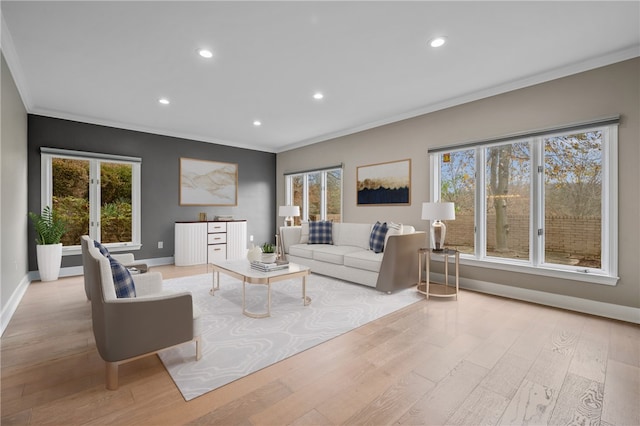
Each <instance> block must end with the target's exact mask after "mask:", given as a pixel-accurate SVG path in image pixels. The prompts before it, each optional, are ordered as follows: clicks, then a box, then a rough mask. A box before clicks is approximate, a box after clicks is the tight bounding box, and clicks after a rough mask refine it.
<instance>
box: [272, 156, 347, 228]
mask: <svg viewBox="0 0 640 426" xmlns="http://www.w3.org/2000/svg"><path fill="white" fill-rule="evenodd" d="M285 184H286V193H285V198H286V203H287V204H290V205H294V206H300V217H296V218H294V219H295V222H294V224H295V225H300V222H301V221H303V220H332V221H334V222H341V221H342V167H337V168H330V169H323V170H313V171H307V172H300V173H293V174H288V175H285Z"/></svg>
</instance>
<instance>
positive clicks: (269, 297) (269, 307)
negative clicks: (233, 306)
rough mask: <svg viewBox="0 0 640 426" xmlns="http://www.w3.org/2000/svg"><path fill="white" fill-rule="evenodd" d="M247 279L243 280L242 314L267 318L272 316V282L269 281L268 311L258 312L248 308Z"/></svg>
mask: <svg viewBox="0 0 640 426" xmlns="http://www.w3.org/2000/svg"><path fill="white" fill-rule="evenodd" d="M246 285H247V280H242V314H243V315H245V316H248V317H249V318H267V317H270V316H271V283H267V284H266V285H267V312H265V313H262V314H256V313H254V312H249V311H247V309H246V291H245V288H246Z"/></svg>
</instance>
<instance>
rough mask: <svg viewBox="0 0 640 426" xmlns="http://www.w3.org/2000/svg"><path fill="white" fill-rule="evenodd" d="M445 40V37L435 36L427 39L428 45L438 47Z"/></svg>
mask: <svg viewBox="0 0 640 426" xmlns="http://www.w3.org/2000/svg"><path fill="white" fill-rule="evenodd" d="M446 42H447V38H446V37H435V38H432V39H431V40H429V45H430V46H431V47H440V46H442V45H443V44H445V43H446Z"/></svg>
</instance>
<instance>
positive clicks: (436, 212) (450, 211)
mask: <svg viewBox="0 0 640 426" xmlns="http://www.w3.org/2000/svg"><path fill="white" fill-rule="evenodd" d="M455 218H456V211H455V208H454V206H453V203H422V219H423V220H453V219H455Z"/></svg>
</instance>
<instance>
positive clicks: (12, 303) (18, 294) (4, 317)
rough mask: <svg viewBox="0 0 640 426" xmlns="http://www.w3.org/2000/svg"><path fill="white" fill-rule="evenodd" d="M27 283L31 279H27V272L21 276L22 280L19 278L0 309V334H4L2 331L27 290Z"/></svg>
mask: <svg viewBox="0 0 640 426" xmlns="http://www.w3.org/2000/svg"><path fill="white" fill-rule="evenodd" d="M29 284H31V280H30V279H29V274H27V275H25V276H24V277H23V278H22V280H20V284H18V287H17V288H16V289H15V290H14V292H13V293H12V294H11V297H10V298H9V301H8V302H7V305H6V306H5V307H4V309H2V314H0V327H2V330H0V336H2V335H3V334H4V331H5V330H6V328H7V326H8V325H9V321H11V318H12V317H13V314H14V313H15V312H16V309H18V305H19V304H20V301H22V298H23V297H24V294H25V293H26V292H27V288H29Z"/></svg>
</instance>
